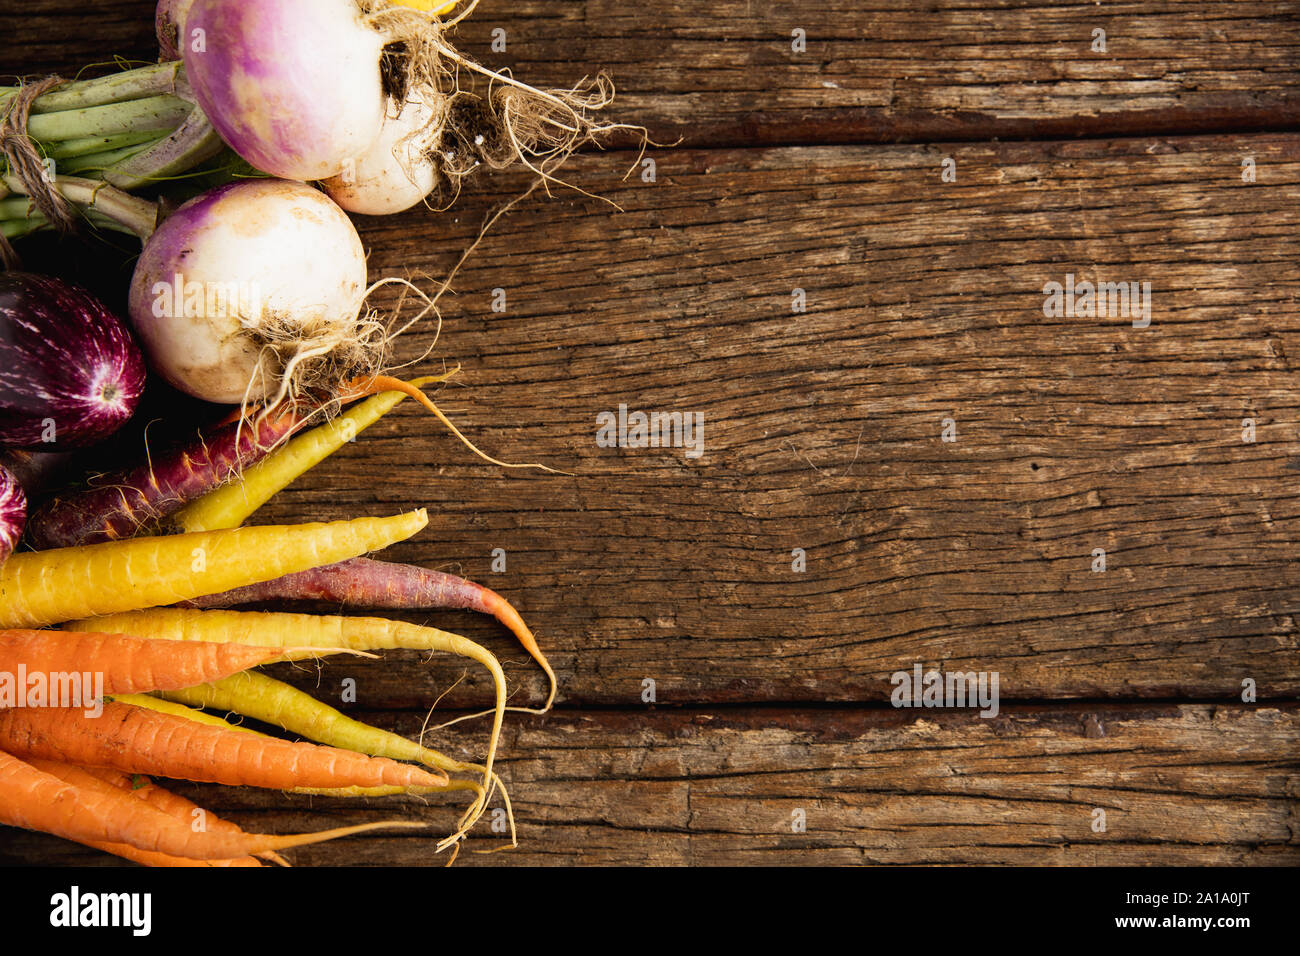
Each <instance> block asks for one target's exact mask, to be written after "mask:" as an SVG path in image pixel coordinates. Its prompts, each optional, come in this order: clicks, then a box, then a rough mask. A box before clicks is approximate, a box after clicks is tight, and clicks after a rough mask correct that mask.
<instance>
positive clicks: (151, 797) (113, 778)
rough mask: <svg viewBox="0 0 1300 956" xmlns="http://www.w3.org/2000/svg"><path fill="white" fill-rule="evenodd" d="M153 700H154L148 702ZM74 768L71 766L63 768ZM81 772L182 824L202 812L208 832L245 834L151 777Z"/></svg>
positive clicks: (275, 858) (96, 770) (99, 770)
mask: <svg viewBox="0 0 1300 956" xmlns="http://www.w3.org/2000/svg"><path fill="white" fill-rule="evenodd" d="M149 699H150V700H152V699H153V698H149ZM29 762H30V763H31V764H32V766H34V767H40V765H41V764H42V763H45V762H47V761H39V760H32V761H29ZM64 766H71V764H64ZM77 769H78V770H80V771H82V772H84V773H88V774H90V776H92V777H95V778H96V779H98V780H100V781H102V782H104V783H110V784H112V785H113V786H115V787H117V788H118V789H119V790H122V791H124V792H126V793H129V794H130V795H131V796H133V797H135V798H136V799H137V800H143V801H144V802H145V803H147V804H149V805H150V806H151V807H153V808H154V809H155V810H161V811H162V812H163V813H166V814H170V815H171V816H173V817H176V818H177V819H179V820H184V821H185V822H186V823H188V824H191V825H193V823H194V821H195V820H196V819H197V818H199V817H200V814H199V813H197V812H196V811H202V813H201V817H202V820H203V824H204V826H206V827H207V828H208V829H209V830H217V831H218V832H220V831H223V830H224V831H228V832H237V833H242V832H243V830H242V828H241V827H239V826H238V825H237V824H234V823H231V822H230V821H229V820H223V819H221V818H220V817H218V816H217V815H216V814H215V813H212V812H211V811H210V810H204V809H203V808H202V807H200V806H199V805H198V804H197V803H194V802H192V801H190V800H186V799H185V798H184V797H182V796H181V795H180V794H178V793H172V792H171V791H170V790H164V789H163V788H162V787H160V786H158V784H156V783H154V782H153V781H152V780H150V779H149V778H148V777H146V776H144V775H142V774H138V773H135V774H132V773H122V772H121V771H120V770H109V769H106V768H104V767H78V768H77ZM259 856H261V857H263V858H264V859H267V860H271V861H273V862H275V863H278V864H280V865H281V866H288V865H289V862H288V861H287V860H286V859H285V858H284V857H282V856H280V854H278V853H274V852H270V853H261V854H259Z"/></svg>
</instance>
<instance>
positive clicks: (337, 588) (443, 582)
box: [187, 558, 555, 708]
mask: <svg viewBox="0 0 1300 956" xmlns="http://www.w3.org/2000/svg"><path fill="white" fill-rule="evenodd" d="M264 601H324V602H328V603H331V604H342V605H344V606H345V607H352V608H369V609H376V610H377V609H385V610H403V611H417V610H421V611H422V610H434V609H441V608H456V609H461V610H469V611H478V612H479V613H480V614H491V615H492V616H493V617H495V618H496V619H497V620H498V621H500V622H501V623H502V624H504V625H505V626H506V627H508V628H510V630H511V632H513V634H514V635H515V637H516V638H518V639H519V643H520V644H522V645H523V646H524V649H525V650H526V651H528V653H529V654H530V655H532V658H533V660H535V661H537V663H538V664H539V665H541V668H542V670H544V671H545V672H546V676H547V677H549V678H550V680H551V692H550V696H549V697H548V698H547V701H546V708H550V706H551V702H552V701H553V700H554V699H555V672H554V671H553V670H551V665H550V664H549V663H547V661H546V655H545V654H543V653H542V649H541V648H540V647H538V646H537V640H536V638H534V637H533V632H532V631H530V630H529V629H528V625H527V624H525V623H524V619H523V618H522V617H520V616H519V612H518V611H516V610H515V609H514V608H513V607H512V606H511V605H510V602H509V601H507V600H506V599H505V598H503V597H502V596H501V595H500V594H497V593H496V592H495V591H493V590H490V589H489V588H485V587H483V586H482V585H481V584H475V583H474V582H473V581H467V580H465V579H464V578H458V577H456V576H455V575H454V574H446V573H444V572H442V571H430V570H428V569H427V568H417V567H414V566H413V565H409V564H391V563H389V562H387V561H373V560H371V559H370V558H352V559H350V560H348V561H340V562H339V563H338V564H329V565H326V566H325V567H321V568H313V569H312V570H310V571H300V572H298V573H297V574H288V575H285V576H284V577H282V578H276V579H275V580H274V581H264V582H263V583H261V584H250V585H248V586H247V587H242V588H236V589H235V590H233V591H225V592H223V593H221V594H212V595H208V596H207V597H202V598H198V599H196V600H194V601H190V602H187V604H188V606H190V607H198V608H214V607H231V606H233V605H237V604H260V603H262V602H264Z"/></svg>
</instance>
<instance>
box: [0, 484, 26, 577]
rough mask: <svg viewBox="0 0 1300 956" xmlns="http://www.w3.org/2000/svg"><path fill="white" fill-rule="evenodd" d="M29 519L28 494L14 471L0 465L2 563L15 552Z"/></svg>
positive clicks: (0, 555)
mask: <svg viewBox="0 0 1300 956" xmlns="http://www.w3.org/2000/svg"><path fill="white" fill-rule="evenodd" d="M26 520H27V496H26V495H25V494H23V486H22V485H20V484H18V479H17V478H15V477H14V473H13V472H12V471H10V470H9V469H8V468H6V467H5V466H4V465H0V564H4V563H5V558H7V557H9V555H10V554H12V553H13V550H14V548H15V547H17V546H18V539H19V538H21V537H22V536H23V524H24V523H25V522H26Z"/></svg>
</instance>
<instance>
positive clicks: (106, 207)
mask: <svg viewBox="0 0 1300 956" xmlns="http://www.w3.org/2000/svg"><path fill="white" fill-rule="evenodd" d="M0 183H3V184H4V186H5V189H6V191H7V192H6V195H17V196H26V195H27V189H26V187H25V186H24V185H23V183H22V180H20V179H19V178H18V177H17V176H14V175H7V176H3V177H0ZM54 183H55V185H56V186H57V187H58V190H59V192H60V193H61V194H62V195H63V197H64V198H65V199H67V200H68V201H69V202H72V203H75V204H77V205H78V206H81V207H83V208H84V209H86V210H94V211H95V212H98V213H102V214H103V215H104V216H106V217H108V218H109V219H112V220H113V221H115V222H117V223H118V224H119V225H121V226H122V227H123V228H124V229H126V230H128V231H130V232H132V233H134V234H135V235H137V236H139V237H140V239H141V240H145V239H148V238H149V237H150V236H151V235H153V231H154V229H156V228H157V227H158V214H159V209H158V204H157V203H153V202H149V201H148V200H147V199H140V198H139V197H137V196H132V195H130V194H129V193H125V192H123V191H122V190H120V189H116V188H114V187H113V186H110V185H108V183H105V182H103V181H101V180H96V179H78V178H76V177H74V176H55V177H54ZM0 198H3V197H0Z"/></svg>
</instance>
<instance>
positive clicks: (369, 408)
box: [169, 371, 455, 532]
mask: <svg viewBox="0 0 1300 956" xmlns="http://www.w3.org/2000/svg"><path fill="white" fill-rule="evenodd" d="M454 374H455V371H452V372H450V373H448V374H447V375H437V376H428V377H426V378H419V379H416V380H415V381H413V382H411V383H410V384H412V385H414V386H416V387H417V388H419V387H422V386H424V385H428V384H430V383H432V382H440V381H443V380H444V379H446V378H449V377H450V376H451V375H454ZM404 398H406V393H405V392H380V393H379V394H378V395H375V396H373V397H371V398H368V399H366V400H365V401H364V402H362V403H360V404H359V405H356V406H354V407H352V408H350V409H348V410H347V411H346V412H344V413H343V414H341V415H339V416H338V417H337V418H335V419H334V420H333V421H330V422H327V423H326V424H324V425H321V426H319V427H318V428H313V429H312V430H311V431H309V432H305V433H303V434H301V435H299V436H298V437H297V438H294V439H291V440H290V441H289V442H288V443H286V444H284V445H282V446H281V447H280V448H277V449H276V450H275V451H273V452H271V453H270V454H269V455H267V456H266V457H265V458H263V459H262V460H261V461H259V462H257V464H255V465H251V466H250V467H248V468H246V469H244V473H243V475H242V477H241V478H239V479H238V480H236V481H233V482H231V483H229V484H225V485H222V486H221V487H219V488H217V489H216V490H214V491H210V492H208V493H207V494H206V495H204V496H203V497H201V498H199V499H197V500H195V501H193V502H191V503H190V504H188V505H186V506H185V507H184V508H182V509H181V510H180V511H178V512H176V514H174V515H172V516H171V518H170V519H169V522H170V524H171V525H172V526H173V527H175V528H176V529H178V530H180V531H187V532H195V531H220V530H223V529H226V528H238V527H239V526H240V525H242V524H243V523H244V522H245V521H247V520H248V518H249V516H250V515H252V514H253V512H255V511H257V509H258V508H260V507H262V505H264V504H266V503H267V502H268V501H269V500H270V499H271V497H272V496H273V495H275V494H276V492H278V491H280V490H281V489H282V488H284V487H286V486H287V485H289V484H290V483H291V482H293V481H295V480H297V479H298V478H299V477H300V476H301V475H302V474H303V473H304V472H306V471H307V470H309V469H311V468H313V467H315V466H316V465H318V464H320V463H321V462H322V461H324V460H325V459H326V458H328V457H329V456H330V455H332V454H334V452H336V451H338V450H339V449H340V448H342V447H343V446H344V445H345V444H347V443H348V442H349V441H351V440H352V439H353V438H355V437H356V436H357V435H358V434H360V433H361V432H363V431H365V430H366V429H367V428H369V427H370V426H371V425H373V424H374V423H375V422H377V421H379V419H381V418H383V417H384V415H386V414H388V412H390V411H392V410H393V408H394V407H395V406H396V405H397V403H398V402H400V401H401V400H402V399H404Z"/></svg>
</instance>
